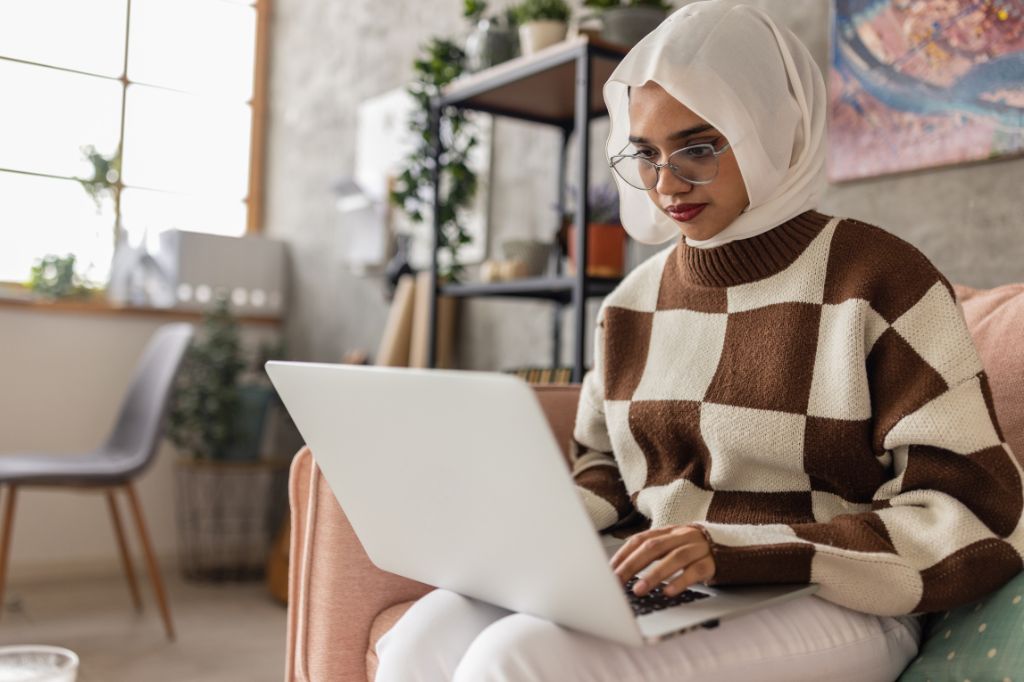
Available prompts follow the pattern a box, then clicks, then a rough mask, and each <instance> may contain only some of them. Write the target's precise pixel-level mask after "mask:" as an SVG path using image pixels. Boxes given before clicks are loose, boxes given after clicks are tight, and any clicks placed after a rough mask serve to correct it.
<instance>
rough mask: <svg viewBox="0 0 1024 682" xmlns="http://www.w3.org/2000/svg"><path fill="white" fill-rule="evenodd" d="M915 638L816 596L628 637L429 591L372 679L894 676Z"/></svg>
mask: <svg viewBox="0 0 1024 682" xmlns="http://www.w3.org/2000/svg"><path fill="white" fill-rule="evenodd" d="M920 637H921V628H920V625H919V623H918V621H917V620H916V619H914V618H910V617H904V618H887V617H880V616H871V615H868V614H864V613H858V612H857V611H851V610H849V609H846V608H843V607H841V606H836V605H835V604H832V603H830V602H827V601H825V600H823V599H819V598H818V597H813V596H812V597H801V598H798V599H795V600H793V601H791V602H787V603H785V604H782V605H780V606H776V607H771V608H767V609H760V610H758V611H755V612H753V613H749V614H747V615H744V616H738V617H736V618H732V619H727V620H725V621H723V622H722V624H721V625H720V626H719V627H717V628H715V629H713V630H697V631H694V632H690V633H687V634H685V635H680V636H678V637H673V638H671V639H668V640H666V641H664V642H661V643H659V644H655V645H652V646H645V647H630V646H626V645H623V644H616V643H613V642H609V641H607V640H603V639H599V638H596V637H592V636H590V635H585V634H582V633H579V632H574V631H571V630H567V629H565V628H562V627H560V626H558V625H555V624H553V623H551V622H549V621H546V620H543V619H540V618H535V617H533V616H527V615H524V614H521V613H512V612H510V611H506V610H505V609H502V608H499V607H496V606H491V605H490V604H485V603H483V602H480V601H476V600H474V599H470V598H468V597H463V596H461V595H459V594H456V593H454V592H449V591H447V590H435V591H434V592H431V593H429V594H428V595H426V596H425V597H423V598H422V599H420V600H419V601H418V602H417V603H416V604H414V605H413V606H412V607H411V608H410V609H409V610H408V611H407V612H406V613H405V615H404V616H402V618H401V619H400V620H399V621H398V623H396V624H395V626H394V627H393V628H392V629H391V630H390V631H388V632H387V633H386V634H385V635H384V636H383V637H382V638H381V639H380V641H379V642H378V643H377V649H376V650H377V656H378V657H379V659H380V665H379V667H378V669H377V677H376V682H441V681H444V682H448V681H449V680H454V681H455V682H549V681H550V682H572V681H574V680H579V681H580V682H662V681H664V682H669V681H671V682H690V681H697V680H700V682H710V681H715V682H721V681H725V680H729V681H732V680H737V681H738V680H743V681H744V682H747V681H750V680H756V681H757V682H776V681H777V682H800V681H801V680H807V681H809V682H811V681H813V682H820V681H821V680H829V682H847V681H848V682H892V681H893V680H895V679H896V678H897V677H898V676H899V674H900V672H901V671H902V670H903V668H905V667H906V666H907V664H908V663H910V661H911V660H912V659H913V658H914V656H916V655H917V648H918V643H919V641H920Z"/></svg>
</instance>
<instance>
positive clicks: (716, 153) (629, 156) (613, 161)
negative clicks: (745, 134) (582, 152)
mask: <svg viewBox="0 0 1024 682" xmlns="http://www.w3.org/2000/svg"><path fill="white" fill-rule="evenodd" d="M626 146H627V147H628V146H629V145H626ZM702 147H707V148H708V149H710V150H711V155H712V156H713V157H714V158H715V174H714V175H713V176H712V177H711V178H710V179H709V180H691V179H690V178H684V177H683V176H681V175H679V174H678V173H676V172H675V171H674V170H673V171H672V175H674V176H676V177H677V178H679V179H680V180H682V181H683V182H688V183H690V184H691V185H707V184H710V183H711V182H713V181H714V180H715V178H717V177H718V165H719V161H718V157H719V156H721V155H722V154H724V153H725V151H726V150H727V149H729V147H730V143H729V142H726V143H725V144H724V145H722V148H721V149H715V145H713V144H711V143H710V142H701V143H700V144H691V145H689V146H687V147H680V148H679V149H677V150H675V151H674V152H671V153H670V154H669V155H668V158H669V159H671V158H672V157H673V156H674V155H675V154H678V153H679V152H684V151H686V150H688V149H700V148H702ZM623 149H625V147H623ZM623 159H636V160H637V161H643V162H644V163H649V164H650V165H651V166H653V167H654V184H653V185H652V186H650V187H637V186H636V185H634V184H633V183H631V182H630V181H629V180H627V179H626V177H625V176H624V175H623V174H622V173H620V172H619V171H618V169H616V168H615V164H617V163H618V162H619V161H622V160H623ZM608 161H609V163H608V167H609V168H611V169H612V170H613V171H615V174H616V175H618V176H619V177H620V178H622V181H623V182H625V183H626V184H627V185H629V186H630V187H633V188H635V189H638V190H640V191H642V192H648V191H650V190H652V189H654V188H655V187H657V186H658V182H659V181H660V180H661V169H662V168H669V167H670V166H671V165H672V164H670V163H669V162H668V161H666V162H665V163H654V162H653V161H651V160H650V159H645V158H643V157H641V156H638V155H636V154H616V155H615V156H613V157H612V158H610V159H609V160H608ZM670 170H671V169H670Z"/></svg>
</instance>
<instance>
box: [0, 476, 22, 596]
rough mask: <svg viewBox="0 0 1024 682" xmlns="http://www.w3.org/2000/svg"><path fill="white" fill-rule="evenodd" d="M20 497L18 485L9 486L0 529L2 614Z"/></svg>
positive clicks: (0, 594)
mask: <svg viewBox="0 0 1024 682" xmlns="http://www.w3.org/2000/svg"><path fill="white" fill-rule="evenodd" d="M17 497H18V486H16V485H14V484H11V485H9V486H7V503H6V504H5V505H4V521H3V530H2V531H0V615H2V614H3V612H4V588H6V587H7V558H8V555H9V553H10V549H11V530H12V529H13V527H14V503H15V501H16V500H17Z"/></svg>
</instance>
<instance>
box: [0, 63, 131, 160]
mask: <svg viewBox="0 0 1024 682" xmlns="http://www.w3.org/2000/svg"><path fill="white" fill-rule="evenodd" d="M0 93H3V95H2V97H3V104H2V105H0V167H2V168H11V169H13V170H27V171H32V172H35V173H49V174H52V175H67V176H86V175H88V174H89V173H90V170H91V168H92V166H91V165H90V164H89V162H88V161H85V160H83V156H82V151H81V149H80V147H81V146H82V145H86V144H91V145H93V146H95V147H96V148H97V149H98V150H99V151H100V152H101V153H103V154H107V155H109V154H113V153H114V151H115V150H116V149H117V134H118V127H119V126H120V120H121V84H120V83H119V82H118V81H112V80H107V79H105V78H97V77H95V76H82V75H80V74H76V73H67V72H63V71H57V70H55V69H49V68H46V67H42V66H30V65H28V64H17V63H15V62H5V61H0Z"/></svg>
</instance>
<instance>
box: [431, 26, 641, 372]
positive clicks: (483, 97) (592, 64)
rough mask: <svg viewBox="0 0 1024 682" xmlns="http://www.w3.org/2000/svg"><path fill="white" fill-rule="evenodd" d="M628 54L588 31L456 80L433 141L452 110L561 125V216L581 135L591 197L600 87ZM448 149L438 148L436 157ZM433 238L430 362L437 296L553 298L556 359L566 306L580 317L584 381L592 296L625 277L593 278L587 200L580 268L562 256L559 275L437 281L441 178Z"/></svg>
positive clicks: (582, 185) (435, 111)
mask: <svg viewBox="0 0 1024 682" xmlns="http://www.w3.org/2000/svg"><path fill="white" fill-rule="evenodd" d="M625 54H626V48H623V47H620V46H617V45H612V44H609V43H604V42H602V41H600V40H595V39H593V38H589V37H587V36H581V37H579V38H575V39H572V40H568V41H565V42H562V43H559V44H558V45H555V46H552V47H549V48H547V49H545V50H543V51H541V52H539V53H537V54H534V55H530V56H525V57H518V58H516V59H513V60H511V61H508V62H505V63H504V64H500V65H498V66H495V67H492V68H490V69H487V70H486V71H481V72H479V73H476V74H473V75H472V76H469V77H466V78H462V79H459V80H458V81H456V82H453V83H452V84H451V85H450V86H449V87H448V88H447V89H445V90H444V92H443V93H442V94H441V96H440V97H439V98H437V99H436V100H435V101H434V103H433V107H432V115H431V117H430V121H431V122H430V124H431V127H432V129H433V130H432V132H433V133H434V139H435V140H439V139H440V135H439V134H438V132H439V129H440V122H441V112H442V111H444V110H445V109H446V108H448V107H455V108H460V109H470V110H474V111H480V112H485V113H490V114H495V115H498V116H507V117H510V118H516V119H520V120H524V121H531V122H534V123H539V124H544V125H549V126H554V127H556V128H558V129H559V130H560V131H561V133H562V145H561V150H560V154H559V161H558V213H559V217H560V216H561V215H562V214H564V213H565V210H564V209H565V194H566V175H567V171H566V168H567V165H568V160H569V158H568V157H569V139H570V136H571V135H572V134H573V133H574V132H576V133H577V135H578V140H577V147H578V148H577V163H578V168H577V171H578V176H577V178H576V186H577V188H578V191H579V194H578V196H579V197H581V198H584V197H587V196H588V194H589V178H588V169H589V153H590V123H591V121H593V120H595V119H597V118H602V117H604V116H607V115H608V112H607V111H606V109H605V106H604V98H603V97H602V95H601V86H602V85H603V84H604V82H605V81H606V80H607V79H608V77H609V76H610V75H611V72H612V71H613V70H614V69H615V66H616V65H618V63H619V61H621V59H622V57H623V56H624V55H625ZM441 152H442V149H441V148H440V147H436V148H435V149H434V160H435V167H436V161H437V159H438V157H440V154H441ZM433 190H434V230H433V234H434V242H433V249H432V253H433V258H432V259H431V267H430V273H431V283H432V295H431V297H430V311H429V319H430V323H429V329H430V330H431V331H430V333H429V334H428V335H427V336H428V348H427V353H428V355H427V362H428V364H429V366H431V367H433V366H434V365H435V362H436V354H437V348H436V328H437V297H438V295H444V296H452V297H462V298H469V297H478V296H493V297H510V298H532V299H542V300H549V301H552V302H553V303H554V304H555V311H554V316H553V321H552V336H553V351H552V364H553V365H554V366H558V365H559V364H560V357H559V350H560V348H561V319H562V312H563V308H564V307H565V306H569V307H570V308H571V311H572V314H573V329H574V339H573V372H572V380H573V381H574V382H579V381H581V380H582V379H583V372H584V366H583V358H584V349H585V344H586V336H587V335H586V327H585V325H586V301H587V299H588V298H594V297H601V296H605V295H607V294H608V293H609V292H611V290H612V289H614V288H615V285H616V284H618V282H619V280H617V279H604V278H594V277H590V276H588V275H587V272H586V270H587V269H586V266H585V264H586V262H587V230H586V225H587V222H588V218H589V216H588V215H587V214H588V210H587V205H586V204H587V202H586V201H580V202H579V203H580V206H579V207H578V208H579V210H577V211H576V212H575V216H574V218H575V227H576V230H575V239H576V253H577V254H579V257H578V258H577V259H576V260H577V267H576V273H575V274H574V275H565V274H563V273H562V272H561V261H560V259H559V260H558V263H557V264H556V272H555V274H554V275H553V276H547V277H536V278H528V279H521V280H514V281H510V282H495V283H470V284H448V285H443V286H440V287H439V286H438V278H437V272H438V267H437V247H438V234H439V231H440V224H439V219H438V216H439V214H440V212H439V210H438V208H439V205H440V187H439V178H438V176H437V174H435V176H434V188H433Z"/></svg>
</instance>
